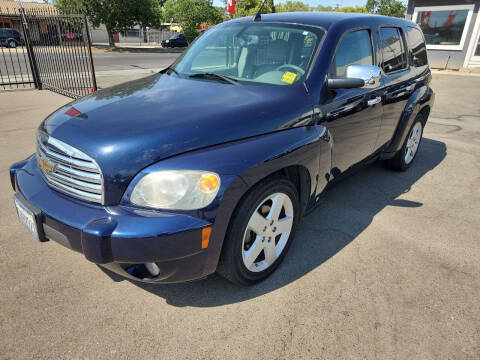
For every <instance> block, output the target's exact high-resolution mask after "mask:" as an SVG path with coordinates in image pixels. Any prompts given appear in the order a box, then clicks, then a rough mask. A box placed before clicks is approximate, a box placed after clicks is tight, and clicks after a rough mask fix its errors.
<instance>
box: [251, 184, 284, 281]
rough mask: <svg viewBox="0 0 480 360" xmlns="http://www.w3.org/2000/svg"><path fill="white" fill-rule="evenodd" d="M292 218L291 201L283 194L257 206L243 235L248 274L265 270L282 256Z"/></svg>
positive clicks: (273, 195) (272, 195)
mask: <svg viewBox="0 0 480 360" xmlns="http://www.w3.org/2000/svg"><path fill="white" fill-rule="evenodd" d="M293 216H294V213H293V203H292V200H291V199H290V197H289V196H287V195H286V194H284V193H274V194H271V195H269V196H268V197H266V198H265V199H264V200H263V201H262V202H261V203H260V205H258V207H257V208H256V209H255V211H254V212H253V214H252V215H251V217H250V219H249V221H248V224H247V228H246V230H245V233H244V235H243V243H242V257H243V264H244V265H245V267H246V268H247V269H248V270H249V271H251V272H260V271H263V270H266V269H267V268H269V267H270V266H271V265H272V264H273V263H274V262H275V260H276V259H277V258H278V257H279V256H280V255H281V254H282V252H283V250H284V249H285V245H286V244H287V242H288V239H289V237H290V232H291V231H292V227H293V220H294V219H293Z"/></svg>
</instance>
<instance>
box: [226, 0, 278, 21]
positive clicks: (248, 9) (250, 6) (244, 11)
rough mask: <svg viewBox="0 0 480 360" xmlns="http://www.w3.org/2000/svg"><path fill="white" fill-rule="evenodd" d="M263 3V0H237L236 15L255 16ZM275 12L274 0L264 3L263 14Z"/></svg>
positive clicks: (237, 16)
mask: <svg viewBox="0 0 480 360" xmlns="http://www.w3.org/2000/svg"><path fill="white" fill-rule="evenodd" d="M261 5H262V1H261V0H239V1H236V2H235V17H236V18H239V17H244V16H253V15H255V14H256V13H257V11H258V9H260V6H261ZM273 12H275V5H274V3H273V0H267V1H266V2H265V5H263V8H262V11H261V13H262V14H270V13H273Z"/></svg>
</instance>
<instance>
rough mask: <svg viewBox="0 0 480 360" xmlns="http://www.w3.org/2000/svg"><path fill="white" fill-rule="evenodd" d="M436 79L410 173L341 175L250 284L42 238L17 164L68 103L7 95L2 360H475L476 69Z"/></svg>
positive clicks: (478, 245)
mask: <svg viewBox="0 0 480 360" xmlns="http://www.w3.org/2000/svg"><path fill="white" fill-rule="evenodd" d="M99 58H102V60H100V62H97V63H98V64H99V65H98V68H101V67H102V66H108V62H109V61H110V60H111V59H110V58H109V57H108V56H107V55H102V56H100V57H99ZM142 58H143V55H142ZM109 59H110V60H109ZM123 59H124V60H121V61H122V63H121V64H119V65H115V66H125V67H128V66H131V65H132V64H134V65H138V64H140V65H141V66H150V65H149V64H151V62H154V63H155V65H156V64H157V58H156V57H155V55H152V56H151V58H150V57H148V58H147V59H142V60H141V59H139V58H138V59H137V58H135V57H131V56H130V55H129V56H128V57H125V58H123ZM133 59H137V60H138V61H136V62H134V61H133ZM96 61H98V60H96ZM142 61H144V62H142ZM165 61H166V60H165ZM102 62H103V64H104V65H100V64H101V63H102ZM147 62H148V64H147ZM142 64H143V65H142ZM112 66H113V65H112ZM121 80H122V78H120V79H117V80H116V81H121ZM433 87H434V89H435V91H436V93H437V97H436V104H435V106H434V108H433V111H432V113H431V116H430V119H429V122H428V124H427V126H426V129H425V133H424V139H423V142H422V143H421V146H420V149H419V153H418V157H417V159H416V160H415V163H414V164H413V165H412V167H411V168H410V169H409V170H408V171H407V172H403V173H398V172H392V171H389V170H387V169H385V168H384V167H383V166H382V164H380V163H378V164H374V165H372V166H369V167H368V168H366V169H364V170H362V171H360V172H359V173H358V174H356V175H355V176H353V177H351V178H349V179H347V180H345V181H343V182H342V183H340V184H338V185H337V186H336V187H334V188H333V189H332V190H331V191H330V192H329V193H328V194H327V195H326V197H325V199H324V202H323V203H322V205H321V206H320V207H319V208H317V209H316V210H315V211H314V212H313V213H311V214H310V215H308V216H307V217H306V218H305V219H304V220H303V221H302V223H301V226H300V229H299V233H298V235H297V237H296V239H295V242H294V243H293V244H292V247H291V249H290V251H289V253H288V254H287V256H286V258H285V261H284V262H283V264H282V265H281V266H280V267H279V268H278V270H277V271H276V272H275V273H274V274H273V275H272V276H271V277H270V278H269V279H267V280H266V281H264V282H262V283H260V284H258V285H256V286H253V287H249V288H242V287H237V286H235V285H232V284H230V283H229V282H227V281H225V280H224V279H222V278H221V277H219V276H216V275H213V276H211V277H209V278H207V279H205V280H202V281H198V282H193V283H187V284H174V285H160V286H153V285H145V284H141V283H136V282H131V281H128V280H123V279H121V278H119V277H118V276H116V275H113V274H111V273H109V272H108V271H104V270H102V269H101V268H100V267H98V266H96V265H94V264H92V263H90V262H88V261H87V260H86V259H85V258H84V256H83V255H81V254H77V253H73V252H71V251H70V250H68V249H65V248H63V247H62V246H61V245H58V244H56V243H54V242H52V241H50V242H47V243H42V244H41V243H37V242H35V241H34V240H33V239H32V238H31V237H30V236H29V235H28V234H27V232H26V230H24V229H23V228H22V226H21V225H20V224H19V222H18V221H17V219H16V214H15V209H14V205H13V201H12V195H13V192H12V190H11V188H10V181H9V178H8V168H9V165H10V164H11V163H13V162H14V161H17V160H20V159H23V158H25V157H26V156H27V155H29V154H31V153H32V152H33V151H34V148H35V129H36V128H37V126H38V124H39V123H40V121H41V120H42V119H43V118H44V117H45V116H47V115H48V114H49V113H50V112H52V111H53V110H55V109H56V108H57V107H59V106H61V105H63V104H65V103H67V102H69V101H70V99H67V98H65V97H62V96H60V95H56V94H54V93H51V92H48V91H34V90H28V91H15V92H4V93H0V104H1V106H2V110H1V111H0V150H1V154H2V156H1V157H0V170H1V174H3V175H2V176H1V177H0V189H1V191H0V201H1V203H2V204H4V205H3V207H2V208H1V209H0V228H1V231H0V272H1V274H2V277H1V279H0V294H1V296H0V309H1V311H0V332H1V334H2V336H1V337H0V359H31V358H36V359H57V358H62V359H87V358H88V359H137V358H142V359H153V358H156V359H381V360H385V359H408V360H411V359H422V360H427V359H479V358H480V302H479V300H478V299H479V298H480V235H479V234H480V221H479V217H480V215H479V214H480V187H479V183H480V140H479V134H480V115H479V114H480V103H479V100H478V99H479V98H480V77H473V76H454V75H441V74H435V75H434V80H433Z"/></svg>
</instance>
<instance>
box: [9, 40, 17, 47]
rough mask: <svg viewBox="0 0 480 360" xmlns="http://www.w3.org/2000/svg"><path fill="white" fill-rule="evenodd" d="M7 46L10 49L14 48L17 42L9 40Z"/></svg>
mask: <svg viewBox="0 0 480 360" xmlns="http://www.w3.org/2000/svg"><path fill="white" fill-rule="evenodd" d="M8 46H9V47H10V48H12V49H14V48H16V47H17V43H16V42H15V41H14V40H10V41H9V42H8Z"/></svg>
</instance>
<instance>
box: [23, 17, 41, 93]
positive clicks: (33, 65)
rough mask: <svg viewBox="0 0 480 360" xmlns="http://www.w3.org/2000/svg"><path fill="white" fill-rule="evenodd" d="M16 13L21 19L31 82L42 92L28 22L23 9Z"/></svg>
mask: <svg viewBox="0 0 480 360" xmlns="http://www.w3.org/2000/svg"><path fill="white" fill-rule="evenodd" d="M18 11H19V13H20V16H21V18H22V28H23V34H24V35H25V45H26V47H27V54H28V61H29V62H30V67H31V69H32V77H33V82H34V84H35V87H36V88H37V89H39V90H42V82H41V81H40V75H39V72H38V66H37V60H36V59H35V54H34V53H33V48H32V39H31V37H30V29H29V28H28V22H27V18H26V16H25V11H24V10H23V8H20V9H18Z"/></svg>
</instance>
